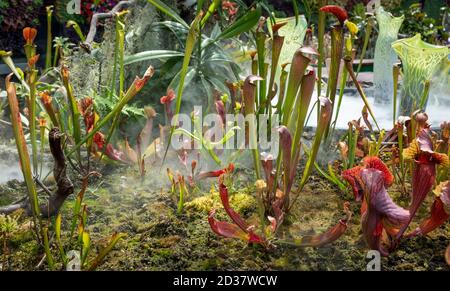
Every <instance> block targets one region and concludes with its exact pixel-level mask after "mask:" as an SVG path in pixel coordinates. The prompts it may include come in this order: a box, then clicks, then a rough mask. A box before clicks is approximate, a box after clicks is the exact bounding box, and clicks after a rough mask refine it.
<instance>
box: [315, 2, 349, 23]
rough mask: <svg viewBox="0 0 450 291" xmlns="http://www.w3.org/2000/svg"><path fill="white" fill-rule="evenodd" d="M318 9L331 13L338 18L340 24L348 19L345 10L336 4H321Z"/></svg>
mask: <svg viewBox="0 0 450 291" xmlns="http://www.w3.org/2000/svg"><path fill="white" fill-rule="evenodd" d="M320 11H323V12H326V13H331V14H333V15H334V16H336V18H337V19H338V20H339V22H340V23H341V25H342V24H344V22H345V21H346V20H347V19H348V14H347V11H346V10H345V9H344V8H342V7H339V6H337V5H326V6H323V7H322V8H320Z"/></svg>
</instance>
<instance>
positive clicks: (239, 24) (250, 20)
mask: <svg viewBox="0 0 450 291" xmlns="http://www.w3.org/2000/svg"><path fill="white" fill-rule="evenodd" d="M261 14H262V11H261V7H260V6H258V7H257V8H256V9H253V10H249V11H248V12H247V13H245V14H244V15H243V16H242V17H240V18H239V19H238V20H236V21H235V22H234V23H233V24H232V25H230V26H228V27H227V28H225V29H224V30H223V31H222V33H221V34H220V36H219V37H218V38H217V40H219V39H228V38H232V37H235V36H237V35H239V34H241V33H243V32H246V31H249V30H250V29H252V28H253V27H254V26H255V25H256V24H257V23H258V21H259V18H260V17H261Z"/></svg>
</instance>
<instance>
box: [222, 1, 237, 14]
mask: <svg viewBox="0 0 450 291" xmlns="http://www.w3.org/2000/svg"><path fill="white" fill-rule="evenodd" d="M222 9H223V10H224V11H227V12H228V17H230V18H231V17H233V16H235V15H236V13H237V12H238V11H239V7H238V5H237V4H236V3H234V2H232V1H222Z"/></svg>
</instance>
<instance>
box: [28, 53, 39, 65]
mask: <svg viewBox="0 0 450 291" xmlns="http://www.w3.org/2000/svg"><path fill="white" fill-rule="evenodd" d="M38 60H39V55H35V56H33V57H31V58H30V59H29V60H28V66H29V67H30V68H32V67H34V65H36V63H37V61H38Z"/></svg>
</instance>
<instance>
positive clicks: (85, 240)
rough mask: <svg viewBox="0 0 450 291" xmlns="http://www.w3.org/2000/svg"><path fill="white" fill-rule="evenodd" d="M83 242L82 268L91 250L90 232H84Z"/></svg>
mask: <svg viewBox="0 0 450 291" xmlns="http://www.w3.org/2000/svg"><path fill="white" fill-rule="evenodd" d="M81 241H82V248H81V266H83V265H84V262H85V261H86V259H87V256H88V254H89V250H90V249H91V237H90V236H89V233H88V232H85V231H83V234H82V235H81Z"/></svg>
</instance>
